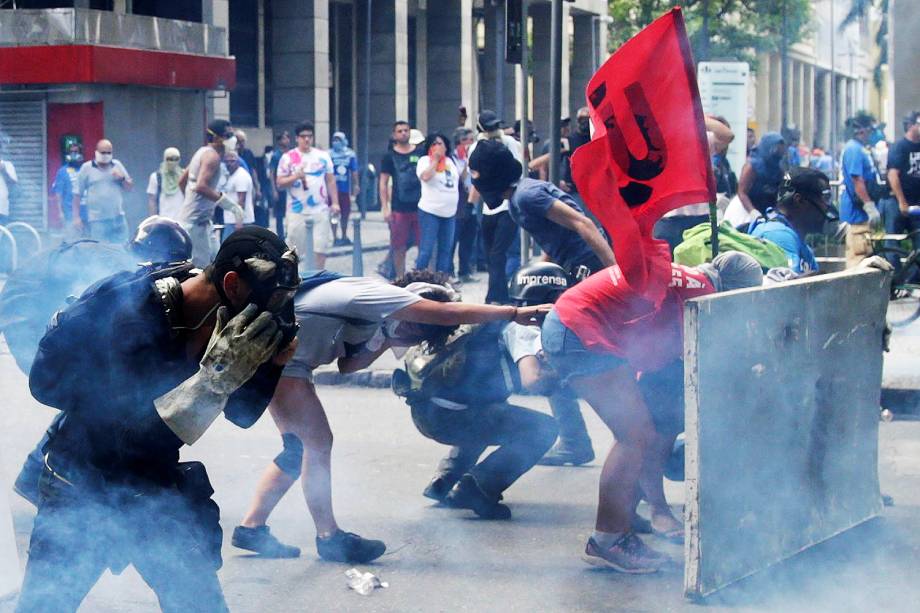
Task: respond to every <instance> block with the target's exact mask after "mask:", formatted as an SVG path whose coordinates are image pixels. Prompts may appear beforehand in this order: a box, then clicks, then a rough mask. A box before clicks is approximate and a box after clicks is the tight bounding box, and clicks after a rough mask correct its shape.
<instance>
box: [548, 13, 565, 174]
mask: <svg viewBox="0 0 920 613" xmlns="http://www.w3.org/2000/svg"><path fill="white" fill-rule="evenodd" d="M552 2H553V4H552V19H551V20H550V28H551V32H550V56H549V97H550V104H549V113H550V117H549V142H550V156H549V182H550V183H552V184H553V185H558V183H559V162H560V160H559V145H560V142H559V116H560V115H561V114H562V43H563V40H562V0H552Z"/></svg>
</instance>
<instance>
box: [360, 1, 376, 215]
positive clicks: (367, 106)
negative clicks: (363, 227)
mask: <svg viewBox="0 0 920 613" xmlns="http://www.w3.org/2000/svg"><path fill="white" fill-rule="evenodd" d="M373 6H374V0H367V14H366V15H365V24H364V145H363V146H362V149H363V154H364V168H363V169H362V170H363V171H364V172H363V173H362V174H363V175H364V176H367V172H368V167H369V166H370V161H371V157H370V154H371V150H370V148H371V145H370V141H371V13H372V9H373ZM364 187H367V185H366V184H365V186H364ZM370 187H371V188H373V186H370ZM373 193H374V192H373V189H369V190H367V189H362V190H361V199H360V200H359V201H358V208H359V209H360V210H361V219H364V218H365V217H367V198H368V196H371V194H373Z"/></svg>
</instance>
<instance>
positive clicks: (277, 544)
mask: <svg viewBox="0 0 920 613" xmlns="http://www.w3.org/2000/svg"><path fill="white" fill-rule="evenodd" d="M230 542H231V543H232V544H233V546H234V547H239V548H240V549H246V550H248V551H254V552H256V553H257V554H259V555H260V556H262V557H263V558H298V557H300V548H299V547H293V546H292V545H285V544H284V543H282V542H281V541H279V540H278V539H276V538H275V537H274V535H273V534H272V532H271V530H269V529H268V526H259V527H258V528H247V527H245V526H237V527H236V528H234V529H233V539H232V540H231V541H230Z"/></svg>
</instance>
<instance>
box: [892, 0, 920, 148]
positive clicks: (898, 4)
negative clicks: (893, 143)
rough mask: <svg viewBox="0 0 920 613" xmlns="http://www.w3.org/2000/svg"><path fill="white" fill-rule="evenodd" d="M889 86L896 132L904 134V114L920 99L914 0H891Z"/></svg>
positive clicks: (918, 18) (919, 14) (919, 23)
mask: <svg viewBox="0 0 920 613" xmlns="http://www.w3.org/2000/svg"><path fill="white" fill-rule="evenodd" d="M888 2H889V4H888V66H889V72H888V84H889V85H888V87H889V90H890V92H891V93H890V96H891V100H892V104H893V109H892V110H893V112H894V114H893V115H892V117H893V118H894V121H893V122H892V123H894V124H898V125H897V126H896V127H895V129H894V134H896V135H898V136H900V134H901V127H900V118H901V117H904V115H906V114H907V113H908V112H909V111H911V110H913V109H915V108H917V106H918V101H920V79H918V78H917V58H920V36H917V32H918V31H920V11H917V4H916V2H914V1H913V0H888Z"/></svg>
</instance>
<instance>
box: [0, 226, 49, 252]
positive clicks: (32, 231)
mask: <svg viewBox="0 0 920 613" xmlns="http://www.w3.org/2000/svg"><path fill="white" fill-rule="evenodd" d="M13 228H22V229H23V230H25V231H26V232H28V233H29V234H31V235H32V238H34V239H35V251H36V252H39V251H41V250H42V237H41V235H40V234H39V233H38V230H36V229H35V228H34V227H32V225H31V224H27V223H26V222H24V221H14V222H13V223H11V224H7V225H6V229H7V230H9V231H10V232H12V231H13Z"/></svg>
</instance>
